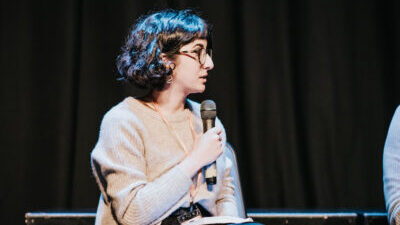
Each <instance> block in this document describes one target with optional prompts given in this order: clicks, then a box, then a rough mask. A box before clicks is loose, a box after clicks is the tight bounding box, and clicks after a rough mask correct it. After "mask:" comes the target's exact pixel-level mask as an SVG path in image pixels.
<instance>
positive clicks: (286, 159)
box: [0, 0, 400, 224]
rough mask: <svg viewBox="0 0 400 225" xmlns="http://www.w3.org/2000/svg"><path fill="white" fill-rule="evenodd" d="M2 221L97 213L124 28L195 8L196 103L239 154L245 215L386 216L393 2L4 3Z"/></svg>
mask: <svg viewBox="0 0 400 225" xmlns="http://www.w3.org/2000/svg"><path fill="white" fill-rule="evenodd" d="M0 4H1V5H0V18H1V19H0V49H1V51H0V52H1V53H0V54H1V56H0V68H1V71H2V72H1V89H0V92H1V95H0V98H1V103H0V104H1V107H0V108H1V114H0V116H1V126H0V131H1V142H0V145H1V147H0V148H1V150H2V153H3V154H2V156H3V157H2V158H3V160H2V167H1V173H0V175H1V178H2V182H1V185H0V186H1V189H0V218H1V219H0V220H1V221H0V222H1V223H2V224H23V223H24V216H23V214H24V213H25V212H27V211H37V210H48V209H82V208H95V207H96V206H97V201H98V197H99V191H98V189H97V186H96V184H95V182H94V179H93V176H92V175H91V171H90V164H89V156H90V152H91V150H92V148H93V147H94V145H95V143H96V141H97V136H98V131H99V125H100V121H101V119H102V116H103V115H104V113H105V112H106V111H107V110H108V109H109V108H110V107H112V106H113V105H115V104H117V103H118V102H120V101H121V100H122V99H123V98H124V97H126V96H128V95H137V94H138V93H140V90H138V89H136V88H134V87H132V86H123V85H121V84H119V83H118V82H117V81H116V77H117V75H116V74H117V73H116V69H115V58H116V56H117V55H118V52H119V49H120V47H121V45H122V43H123V41H124V38H125V36H126V34H127V32H128V29H129V27H130V25H132V24H133V23H134V21H135V19H136V18H137V17H138V16H140V15H142V14H143V13H146V12H148V11H149V10H151V9H161V8H166V7H171V8H187V7H191V8H196V9H199V10H200V11H202V15H203V16H204V17H206V18H207V19H208V20H209V21H210V22H211V23H213V24H214V30H215V33H214V34H215V35H214V41H213V47H214V53H215V54H214V63H215V68H214V70H213V71H211V72H210V79H209V82H208V84H207V90H206V92H205V93H204V94H203V95H194V96H192V99H194V100H197V101H201V100H203V99H207V98H211V99H214V100H215V101H216V103H217V106H218V115H219V117H220V118H221V120H222V122H223V123H224V125H225V128H226V130H227V134H228V139H229V141H230V142H231V143H232V144H233V146H234V147H235V149H236V150H237V152H238V156H239V164H240V172H241V178H242V185H243V189H244V195H245V200H246V204H247V207H248V208H296V209H315V208H317V209H327V208H329V209H333V208H351V209H354V208H355V209H370V208H374V209H383V208H384V199H383V191H382V175H381V174H382V164H381V161H382V150H383V145H384V140H385V136H386V131H387V128H388V126H389V123H390V119H391V116H392V114H393V112H394V109H395V108H396V106H397V105H398V104H399V103H400V91H399V89H398V86H399V84H400V78H399V72H400V68H399V65H400V64H399V63H400V60H399V53H400V48H399V43H400V41H399V40H400V39H399V38H400V35H399V31H400V27H399V25H400V16H399V15H400V8H399V4H400V3H399V2H398V1H395V0H388V1H378V0H363V1H348V0H332V1H320V0H292V1H289V0H274V1H272V0H270V1H255V0H247V1H245V0H234V1H231V0H230V1H228V0H220V1H211V0H202V1H183V0H182V1H161V0H158V1H155V0H152V1H150V0H148V1H121V0H120V1H105V0H58V1H49V0H38V1H27V0H15V1H1V3H0Z"/></svg>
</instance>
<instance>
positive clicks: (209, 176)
mask: <svg viewBox="0 0 400 225" xmlns="http://www.w3.org/2000/svg"><path fill="white" fill-rule="evenodd" d="M213 127H215V118H214V119H206V120H203V130H204V133H205V132H207V131H208V130H209V129H211V128H213ZM204 171H205V178H206V183H207V185H213V184H216V183H217V164H216V162H215V161H214V162H213V163H210V164H209V165H207V166H205V167H204Z"/></svg>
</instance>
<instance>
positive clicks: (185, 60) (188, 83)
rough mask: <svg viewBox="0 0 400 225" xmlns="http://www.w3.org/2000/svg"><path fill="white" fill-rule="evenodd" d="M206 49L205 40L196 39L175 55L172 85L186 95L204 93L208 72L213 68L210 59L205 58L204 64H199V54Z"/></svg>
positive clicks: (207, 56) (208, 57)
mask: <svg viewBox="0 0 400 225" xmlns="http://www.w3.org/2000/svg"><path fill="white" fill-rule="evenodd" d="M202 49H207V40H204V39H196V40H194V41H193V42H191V43H189V44H187V45H184V46H182V48H181V49H180V52H181V53H180V54H178V55H177V57H176V59H175V60H174V63H175V65H176V67H175V69H174V70H173V71H174V72H173V85H175V87H178V88H181V89H182V90H183V91H184V93H185V94H186V95H188V94H192V93H202V92H204V90H205V88H206V86H205V84H206V82H207V76H208V71H209V70H211V69H213V68H214V63H213V61H212V59H211V57H210V56H209V55H208V54H207V55H206V56H205V60H204V64H203V65H202V64H200V60H199V54H198V53H199V52H200V51H201V50H202Z"/></svg>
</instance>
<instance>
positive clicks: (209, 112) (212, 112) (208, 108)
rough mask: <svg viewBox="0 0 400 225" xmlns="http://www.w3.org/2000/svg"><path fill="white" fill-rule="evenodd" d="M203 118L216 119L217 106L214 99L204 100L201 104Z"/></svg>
mask: <svg viewBox="0 0 400 225" xmlns="http://www.w3.org/2000/svg"><path fill="white" fill-rule="evenodd" d="M200 113H201V118H202V119H203V120H204V119H206V120H207V119H215V117H217V106H216V105H215V102H214V101H213V100H204V101H202V102H201V106H200Z"/></svg>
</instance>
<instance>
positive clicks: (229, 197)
mask: <svg viewBox="0 0 400 225" xmlns="http://www.w3.org/2000/svg"><path fill="white" fill-rule="evenodd" d="M216 126H217V127H222V130H223V132H222V142H223V146H225V144H226V133H225V129H224V127H223V125H222V123H221V121H220V120H219V119H217V120H216ZM222 156H223V157H224V161H225V163H224V164H225V171H224V179H223V181H222V189H221V191H220V192H219V194H218V197H217V200H216V207H217V212H218V216H234V217H236V216H238V210H237V206H236V200H235V195H234V193H235V186H234V184H233V178H232V176H231V175H230V174H231V173H230V171H231V168H232V162H231V160H230V159H229V158H228V157H227V156H226V155H225V154H223V155H222Z"/></svg>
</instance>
